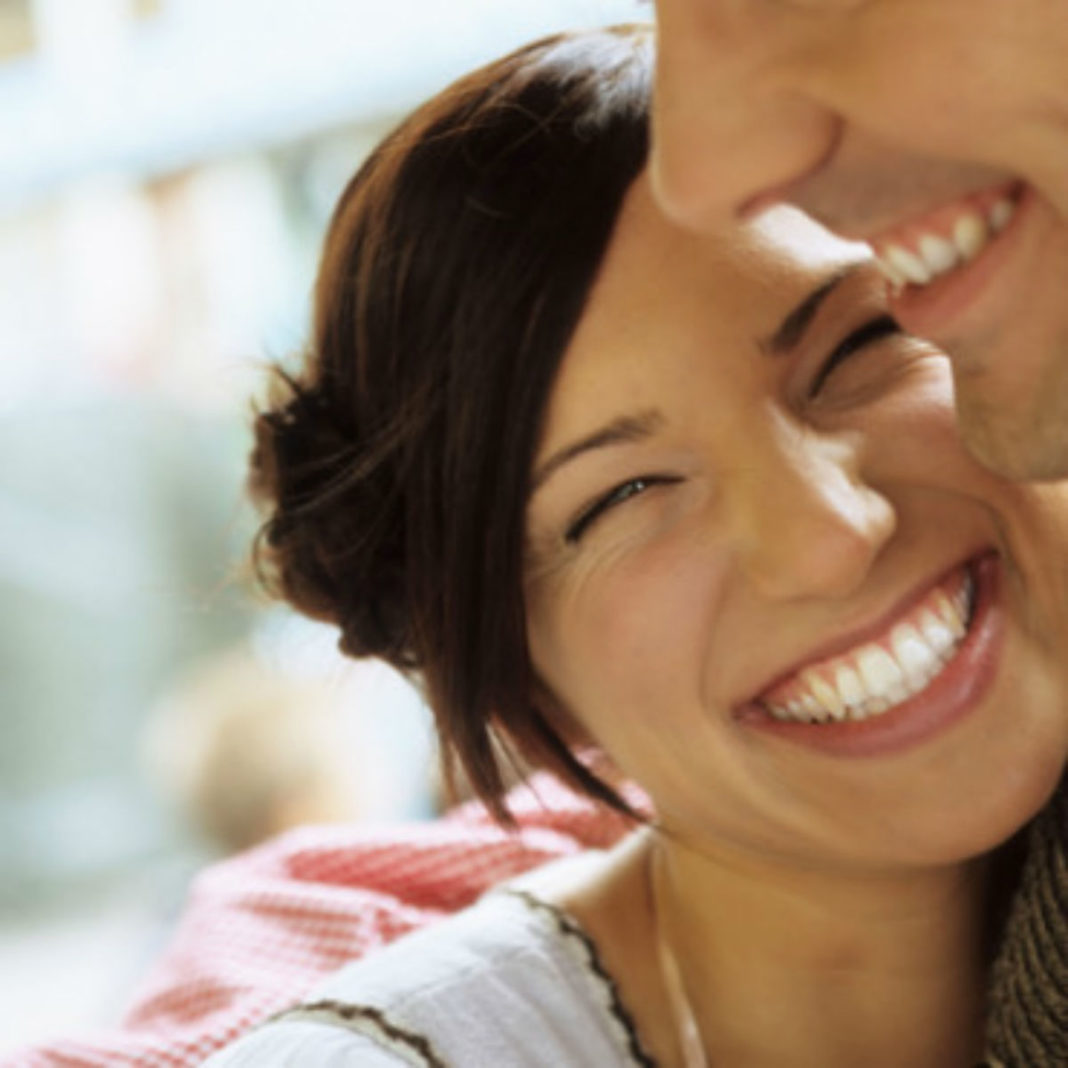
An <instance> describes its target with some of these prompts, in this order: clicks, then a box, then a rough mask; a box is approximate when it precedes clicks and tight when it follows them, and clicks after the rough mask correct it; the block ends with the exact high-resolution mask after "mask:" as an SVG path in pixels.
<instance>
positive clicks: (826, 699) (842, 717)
mask: <svg viewBox="0 0 1068 1068" xmlns="http://www.w3.org/2000/svg"><path fill="white" fill-rule="evenodd" d="M972 586H973V583H972V579H971V577H970V576H969V577H968V578H967V579H965V580H964V581H963V582H961V583H960V584H959V586H958V588H957V591H956V593H955V594H953V595H952V596H950V595H948V594H946V593H945V592H944V591H943V590H941V589H939V590H936V591H935V592H934V593H933V594H931V595H930V596H929V597H927V598H925V599H924V601H923V602H922V603H921V604H920V605H919V606H918V607H917V608H915V609H914V610H913V611H911V612H910V613H909V614H908V616H907V617H905V619H903V620H901V621H900V622H899V623H898V624H896V625H895V626H894V628H893V629H892V630H891V631H890V632H889V634H888V635H886V636H885V637H884V638H882V639H880V640H879V641H876V642H869V643H867V644H865V645H862V646H859V647H858V648H856V649H853V650H852V651H851V652H849V653H846V654H845V655H844V656H838V657H834V658H832V659H831V660H827V661H824V662H823V663H821V664H818V665H814V666H812V667H809V668H806V669H805V670H803V671H802V672H800V673H799V674H798V675H797V676H796V677H795V678H794V679H792V680H791V681H790V682H789V683H788V684H786V685H785V686H783V687H777V688H776V690H775V692H774V694H773V695H769V697H768V698H765V699H764V701H763V705H764V707H765V708H766V709H767V711H768V712H769V713H770V714H771V715H772V716H774V717H775V719H777V720H782V721H784V722H794V723H833V722H842V721H847V720H864V719H868V718H870V717H871V716H878V715H880V714H881V713H883V712H887V711H889V710H890V709H891V708H894V707H895V706H896V705H899V704H901V703H902V702H903V701H907V700H908V699H909V698H910V697H912V696H914V695H915V694H917V693H919V692H920V691H921V690H924V689H926V687H927V686H928V685H929V684H930V682H931V680H932V679H934V678H935V677H936V676H938V675H940V674H941V673H942V670H943V668H944V667H945V666H946V664H948V663H949V661H950V660H952V659H953V657H954V656H955V655H956V652H957V649H958V648H959V647H960V644H961V642H962V641H963V639H964V636H965V633H966V632H967V620H968V616H969V613H970V610H971V599H972Z"/></svg>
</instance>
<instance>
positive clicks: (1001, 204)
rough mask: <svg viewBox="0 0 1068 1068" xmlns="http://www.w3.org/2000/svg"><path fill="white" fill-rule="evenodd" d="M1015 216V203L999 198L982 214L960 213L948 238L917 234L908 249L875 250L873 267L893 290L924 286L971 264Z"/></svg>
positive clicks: (897, 244)
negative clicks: (877, 266) (875, 263)
mask: <svg viewBox="0 0 1068 1068" xmlns="http://www.w3.org/2000/svg"><path fill="white" fill-rule="evenodd" d="M1015 214H1016V203H1015V202H1014V201H1012V200H1010V199H1009V198H1008V197H1002V198H1001V199H1000V200H998V201H996V202H995V203H994V204H993V205H992V206H991V207H990V209H989V210H988V211H987V212H986V213H985V214H983V213H980V212H979V211H977V210H974V209H969V210H967V211H964V212H962V213H961V214H960V215H959V216H958V217H957V220H956V222H955V223H954V224H953V231H952V234H951V235H949V236H946V235H945V234H937V233H933V232H931V233H921V234H920V235H919V237H918V238H914V239H913V240H911V241H910V242H909V244H908V246H906V245H905V244H904V243H900V242H895V243H892V244H888V245H880V247H879V248H877V249H876V255H877V263H878V264H879V267H880V269H881V270H882V272H883V274H884V275H886V277H887V278H888V279H889V281H890V282H891V284H892V285H893V286H894V287H895V288H896V289H903V288H904V287H905V285H906V284H909V283H911V284H912V285H915V286H925V285H927V284H928V283H929V282H932V281H934V279H936V278H939V277H941V276H942V275H944V274H946V273H948V272H949V271H952V270H954V269H955V268H957V267H959V266H961V265H962V264H965V263H968V262H969V261H970V260H974V259H975V257H976V256H978V255H979V253H980V252H982V251H983V249H984V248H985V247H986V246H987V244H988V243H989V242H990V241H991V239H992V238H993V237H995V236H996V235H997V234H999V233H1000V232H1001V231H1002V230H1004V229H1005V227H1006V226H1008V224H1009V222H1010V221H1011V220H1012V217H1013V215H1015Z"/></svg>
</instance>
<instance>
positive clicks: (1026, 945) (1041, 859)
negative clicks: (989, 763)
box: [987, 776, 1068, 1068]
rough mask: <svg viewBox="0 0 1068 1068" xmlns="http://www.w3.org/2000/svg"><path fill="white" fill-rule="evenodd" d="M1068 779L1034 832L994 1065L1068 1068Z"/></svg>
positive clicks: (995, 994) (1008, 948)
mask: <svg viewBox="0 0 1068 1068" xmlns="http://www.w3.org/2000/svg"><path fill="white" fill-rule="evenodd" d="M1066 838H1068V776H1066V778H1065V779H1063V780H1062V781H1061V784H1060V786H1059V787H1058V788H1057V792H1056V793H1055V794H1054V795H1053V797H1052V799H1051V800H1050V802H1049V804H1047V805H1046V807H1045V808H1044V809H1043V810H1042V812H1041V813H1039V815H1038V816H1037V817H1036V818H1035V821H1034V823H1033V824H1032V825H1031V827H1030V828H1029V830H1028V845H1027V855H1026V859H1025V861H1024V866H1023V870H1022V873H1021V876H1020V883H1019V888H1018V890H1017V892H1016V895H1015V897H1014V899H1013V903H1012V906H1011V909H1010V912H1009V917H1008V920H1007V922H1006V926H1005V932H1004V937H1003V939H1002V942H1001V947H1000V950H999V952H998V955H997V958H996V960H995V962H994V967H993V971H992V974H991V986H990V1006H989V1014H988V1023H987V1049H988V1051H989V1054H988V1056H989V1060H988V1064H990V1065H991V1066H992V1068H993V1066H999V1068H1068V842H1066Z"/></svg>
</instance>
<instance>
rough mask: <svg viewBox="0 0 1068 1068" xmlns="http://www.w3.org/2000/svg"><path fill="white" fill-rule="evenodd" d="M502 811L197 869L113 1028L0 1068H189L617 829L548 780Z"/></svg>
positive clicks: (461, 812) (339, 830)
mask: <svg viewBox="0 0 1068 1068" xmlns="http://www.w3.org/2000/svg"><path fill="white" fill-rule="evenodd" d="M628 799H629V800H631V801H632V803H637V804H641V798H640V796H637V795H634V796H629V795H628ZM509 803H510V807H511V809H512V811H513V812H514V813H515V815H516V818H517V820H518V822H519V830H518V832H517V833H514V834H510V833H508V832H506V831H503V830H501V829H500V828H499V827H497V826H496V825H495V824H494V823H493V822H492V820H491V819H490V818H489V817H488V815H487V814H486V812H485V810H484V809H483V808H482V807H481V806H479V805H474V804H472V805H466V806H463V807H461V808H459V809H456V810H455V811H454V812H453V813H451V814H450V815H448V816H446V817H444V818H442V819H440V820H436V821H433V822H427V823H411V824H403V825H399V826H393V827H385V828H373V827H372V828H360V827H342V826H336V827H309V828H302V829H300V830H296V831H292V832H290V833H288V834H285V835H283V836H282V837H280V838H277V839H274V840H273V841H271V842H268V843H267V844H266V845H263V846H260V847H258V848H257V849H254V850H251V851H250V852H247V853H244V854H241V855H240V856H237V857H234V858H232V859H230V860H226V861H223V862H222V863H219V864H217V865H214V866H213V867H211V868H208V869H207V870H205V871H204V872H203V873H202V874H200V875H199V876H198V877H197V879H196V880H195V881H194V883H193V886H192V889H191V892H190V896H189V900H188V903H187V906H186V910H185V913H184V915H183V916H182V919H181V920H180V922H179V924H178V927H177V929H176V931H175V933H174V936H173V939H172V941H171V944H170V946H169V948H168V949H167V950H166V952H165V953H164V954H163V956H162V958H161V959H160V961H159V962H158V963H157V965H156V967H155V969H154V971H153V973H152V974H151V975H150V976H149V978H148V980H147V982H146V983H145V984H144V985H143V987H142V989H141V992H140V995H139V996H138V998H137V999H136V1001H135V1003H134V1005H133V1007H132V1008H131V1009H130V1011H129V1012H128V1013H127V1015H126V1017H125V1019H124V1020H123V1021H122V1023H121V1025H120V1026H118V1027H117V1028H114V1029H111V1030H107V1031H101V1032H99V1033H97V1034H94V1035H87V1036H85V1037H83V1038H80V1039H73V1038H72V1039H61V1040H57V1041H54V1042H50V1043H48V1044H46V1045H42V1046H35V1047H33V1048H30V1049H25V1050H22V1051H19V1052H16V1053H13V1054H10V1055H8V1056H6V1057H4V1058H3V1059H2V1060H0V1068H102V1066H108V1068H111V1066H137V1068H191V1066H193V1065H199V1064H200V1063H201V1061H203V1060H204V1059H205V1058H206V1057H207V1056H208V1055H209V1054H211V1053H212V1052H214V1051H215V1050H217V1049H219V1048H220V1047H221V1046H224V1045H225V1044H226V1043H228V1042H231V1041H232V1040H233V1039H235V1038H236V1037H237V1036H238V1035H240V1034H242V1033H243V1032H244V1031H247V1030H248V1029H249V1028H250V1027H253V1026H254V1025H255V1024H257V1023H258V1022H260V1021H261V1020H263V1019H264V1018H265V1017H267V1016H269V1015H270V1014H272V1013H274V1012H277V1011H278V1010H280V1009H282V1008H284V1007H286V1006H287V1005H290V1004H292V1003H293V1002H295V1001H297V1000H299V999H300V998H301V997H302V996H303V995H304V993H305V992H306V991H307V990H308V989H309V988H310V987H311V986H313V985H314V984H315V983H316V982H317V981H318V980H319V979H321V978H322V977H323V976H325V975H326V974H327V973H329V972H331V971H333V970H334V969H336V968H338V967H340V966H341V965H342V964H343V963H345V962H346V961H349V960H352V959H353V958H355V957H359V956H361V955H362V954H365V953H368V952H370V951H371V950H373V949H375V948H376V947H377V946H381V945H384V944H385V943H387V942H390V941H392V940H393V939H395V938H397V937H399V936H400V935H402V934H405V933H406V932H408V931H411V930H412V929H414V928H416V927H421V926H423V925H425V924H428V923H432V922H433V921H434V920H435V919H437V918H439V917H441V916H443V915H445V914H447V913H450V912H453V911H455V910H457V909H460V908H463V907H464V906H466V905H468V904H470V903H471V902H472V901H474V900H475V899H476V898H477V897H478V896H479V895H480V894H481V893H482V892H483V891H484V890H485V889H487V888H488V887H490V886H492V885H493V884H495V883H498V882H500V881H501V880H502V879H506V878H509V877H510V876H513V875H517V874H519V873H520V872H523V871H526V870H528V869H530V868H532V867H535V866H536V865H538V864H541V863H543V862H545V861H548V860H552V859H555V858H558V857H562V856H568V855H571V854H573V853H576V852H578V851H580V850H582V849H586V848H590V847H604V846H608V845H610V844H612V842H614V841H616V840H617V839H618V838H619V836H620V835H621V834H622V833H623V832H624V831H625V830H626V827H627V825H626V823H625V821H623V820H622V819H621V818H620V817H618V816H616V815H614V814H612V813H610V812H608V811H607V810H606V809H605V808H603V807H602V806H599V805H597V804H595V803H593V802H591V801H589V800H587V799H585V798H582V797H580V796H578V795H576V794H574V793H572V792H571V791H569V790H567V789H565V788H564V787H563V786H561V785H560V784H559V783H558V782H556V781H555V780H553V779H551V778H549V777H548V776H538V777H536V778H535V779H534V780H533V782H532V784H531V786H528V787H521V788H520V789H519V790H517V791H515V792H513V794H512V795H511V796H510V802H509Z"/></svg>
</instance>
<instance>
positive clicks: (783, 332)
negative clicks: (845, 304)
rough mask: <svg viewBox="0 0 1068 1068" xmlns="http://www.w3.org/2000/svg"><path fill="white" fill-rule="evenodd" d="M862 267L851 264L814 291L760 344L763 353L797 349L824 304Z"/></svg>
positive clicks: (780, 354) (773, 353) (769, 353)
mask: <svg viewBox="0 0 1068 1068" xmlns="http://www.w3.org/2000/svg"><path fill="white" fill-rule="evenodd" d="M860 267H861V264H859V263H851V264H849V266H848V267H843V268H842V269H841V270H839V271H836V272H835V273H834V274H833V275H831V277H830V278H828V279H827V281H825V282H823V283H822V284H821V285H820V286H818V287H817V288H816V289H814V290H813V291H812V292H811V293H809V294H808V296H806V297H805V299H804V300H802V301H801V303H800V304H798V305H797V307H796V308H794V309H793V311H791V312H790V313H789V314H788V315H787V316H786V318H785V319H783V321H782V322H781V323H780V324H779V326H778V328H777V329H776V330H774V331H773V332H772V333H771V334H769V335H768V336H767V337H766V338H764V340H763V341H761V342H760V348H761V351H762V352H764V353H766V354H767V355H768V356H782V355H784V354H785V353H787V352H790V351H791V350H793V349H795V348H796V347H797V346H798V345H799V344H800V342H801V340H802V338H804V336H805V332H806V331H807V330H808V328H809V327H810V326H811V325H812V320H813V319H815V318H816V313H817V312H818V311H819V310H820V308H821V307H822V306H823V302H824V301H825V300H826V299H827V298H828V297H829V296H830V295H831V294H832V293H833V292H834V291H835V290H836V289H837V288H838V287H839V286H840V285H841V284H842V283H843V282H844V281H845V280H846V279H847V278H851V277H852V276H853V275H854V274H855V273H856V272H857V271H858V270H859V269H860Z"/></svg>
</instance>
